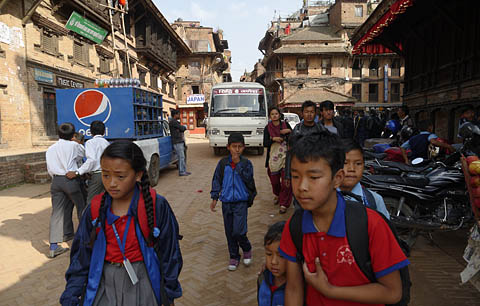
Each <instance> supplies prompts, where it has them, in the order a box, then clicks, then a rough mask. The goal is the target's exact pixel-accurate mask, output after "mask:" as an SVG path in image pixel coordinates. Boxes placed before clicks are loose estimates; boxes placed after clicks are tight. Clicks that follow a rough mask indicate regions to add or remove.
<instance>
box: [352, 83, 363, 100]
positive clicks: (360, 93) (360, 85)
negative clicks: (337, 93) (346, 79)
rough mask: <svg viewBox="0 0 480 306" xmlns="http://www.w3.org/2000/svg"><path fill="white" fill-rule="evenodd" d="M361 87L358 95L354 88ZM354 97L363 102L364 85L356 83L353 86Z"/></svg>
mask: <svg viewBox="0 0 480 306" xmlns="http://www.w3.org/2000/svg"><path fill="white" fill-rule="evenodd" d="M357 87H360V90H359V92H358V93H356V91H354V88H357ZM352 97H354V98H356V99H357V100H358V101H362V83H355V84H352Z"/></svg>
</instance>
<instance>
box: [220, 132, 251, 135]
mask: <svg viewBox="0 0 480 306" xmlns="http://www.w3.org/2000/svg"><path fill="white" fill-rule="evenodd" d="M232 133H241V134H242V135H252V131H225V135H230V134H232Z"/></svg>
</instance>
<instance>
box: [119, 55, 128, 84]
mask: <svg viewBox="0 0 480 306" xmlns="http://www.w3.org/2000/svg"><path fill="white" fill-rule="evenodd" d="M120 62H121V63H122V74H121V75H120V76H121V77H122V78H129V77H130V71H129V70H128V63H127V58H126V56H125V55H120Z"/></svg>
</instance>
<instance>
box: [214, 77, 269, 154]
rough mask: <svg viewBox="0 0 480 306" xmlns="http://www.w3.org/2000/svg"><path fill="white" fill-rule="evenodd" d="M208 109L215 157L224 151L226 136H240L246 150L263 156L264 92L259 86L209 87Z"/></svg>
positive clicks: (265, 118) (266, 120) (231, 85)
mask: <svg viewBox="0 0 480 306" xmlns="http://www.w3.org/2000/svg"><path fill="white" fill-rule="evenodd" d="M210 97H211V98H210V103H209V109H208V123H207V131H208V139H209V144H210V147H212V148H213V151H214V153H215V154H216V155H219V154H221V151H222V148H226V146H227V140H228V136H229V135H230V134H231V133H233V132H239V133H241V134H242V135H243V136H244V138H245V145H246V147H247V148H256V149H257V152H258V154H263V151H264V148H263V130H264V128H265V126H266V125H267V123H268V111H267V97H266V92H265V88H264V87H263V86H262V85H261V84H258V83H250V82H232V83H221V84H217V85H215V86H213V87H212V92H211V95H210Z"/></svg>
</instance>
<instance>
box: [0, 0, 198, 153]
mask: <svg viewBox="0 0 480 306" xmlns="http://www.w3.org/2000/svg"><path fill="white" fill-rule="evenodd" d="M102 4H104V5H105V4H107V0H102V1H94V0H71V1H65V0H51V1H45V0H44V1H40V0H26V1H0V6H1V7H0V9H1V13H0V57H3V58H4V59H5V62H6V65H5V66H3V65H2V67H0V75H1V78H0V89H1V90H2V91H3V95H0V118H1V119H0V133H1V140H0V141H1V144H0V145H1V146H3V147H8V148H29V147H32V146H47V145H49V144H50V143H51V142H52V141H54V140H56V139H57V132H56V128H57V124H58V123H57V121H56V118H57V116H56V103H57V102H58V101H56V97H55V89H59V88H87V87H94V82H95V80H96V79H110V78H112V77H123V78H139V79H140V80H141V83H142V87H144V88H148V89H150V90H152V91H155V92H157V93H158V92H161V93H163V94H164V101H165V103H166V104H167V105H170V107H167V109H168V108H174V107H175V105H176V103H175V102H176V101H175V75H174V73H175V71H176V70H177V56H184V55H188V54H190V53H191V51H190V49H189V47H188V46H187V45H186V44H185V43H184V42H183V40H182V39H181V38H180V37H179V36H178V34H177V33H176V32H175V31H174V30H173V29H172V28H171V26H170V25H169V23H168V22H167V20H166V19H165V18H164V17H163V15H162V14H161V13H160V11H159V10H158V8H157V7H156V6H155V5H154V4H153V2H152V0H136V1H130V11H129V12H128V15H126V16H125V33H126V37H124V35H123V31H122V27H121V20H120V18H119V16H120V14H116V15H115V16H114V17H113V24H114V32H115V35H114V36H115V45H116V46H117V48H121V49H122V50H116V51H114V50H113V48H112V47H113V41H112V35H111V23H110V17H109V14H108V10H107V9H105V7H103V6H102ZM73 12H77V13H79V14H80V15H81V16H83V17H84V18H86V19H88V20H90V21H92V22H94V23H95V24H97V25H98V26H99V27H100V28H102V29H104V30H106V32H107V33H108V34H107V37H106V38H105V39H104V40H103V42H101V43H95V42H94V41H92V40H90V39H87V38H85V37H84V36H82V35H79V34H77V33H75V32H73V31H70V30H68V29H67V28H66V23H67V21H68V19H69V17H70V16H71V15H72V13H73ZM125 41H126V45H125ZM127 59H128V60H127ZM129 63H130V65H129ZM129 66H130V69H129ZM19 135H21V136H22V137H18V136H19Z"/></svg>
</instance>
